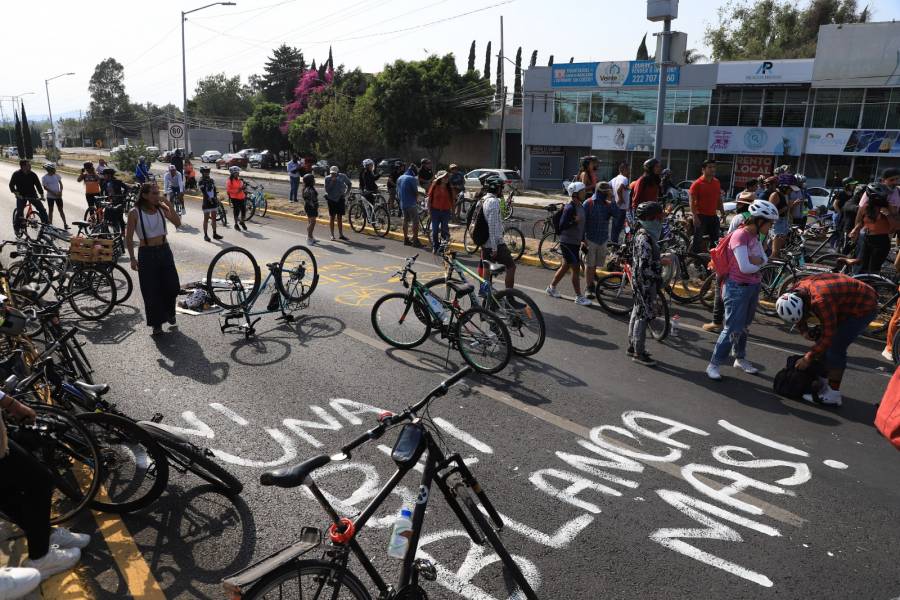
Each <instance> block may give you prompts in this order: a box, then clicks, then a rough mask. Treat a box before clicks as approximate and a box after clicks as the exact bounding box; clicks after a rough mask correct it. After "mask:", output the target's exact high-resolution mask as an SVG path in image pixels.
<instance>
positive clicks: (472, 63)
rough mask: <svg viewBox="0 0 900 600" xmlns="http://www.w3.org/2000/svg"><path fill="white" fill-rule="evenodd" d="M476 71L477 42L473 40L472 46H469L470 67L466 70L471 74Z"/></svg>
mask: <svg viewBox="0 0 900 600" xmlns="http://www.w3.org/2000/svg"><path fill="white" fill-rule="evenodd" d="M474 70H475V40H472V45H471V46H469V66H468V68H467V69H466V72H467V73H471V72H472V71H474Z"/></svg>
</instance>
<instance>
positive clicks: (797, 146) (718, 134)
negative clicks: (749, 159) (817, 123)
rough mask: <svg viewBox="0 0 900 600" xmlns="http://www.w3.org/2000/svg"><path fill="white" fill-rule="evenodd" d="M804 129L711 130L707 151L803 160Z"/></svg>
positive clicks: (732, 128) (742, 128)
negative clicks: (800, 157) (801, 158)
mask: <svg viewBox="0 0 900 600" xmlns="http://www.w3.org/2000/svg"><path fill="white" fill-rule="evenodd" d="M802 145H803V128H802V127H710V128H709V140H708V144H707V150H708V151H709V152H711V153H713V154H768V155H773V156H800V150H801V149H802Z"/></svg>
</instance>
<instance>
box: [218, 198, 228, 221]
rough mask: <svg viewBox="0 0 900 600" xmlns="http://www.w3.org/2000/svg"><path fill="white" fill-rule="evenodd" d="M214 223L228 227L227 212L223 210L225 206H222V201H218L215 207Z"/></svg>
mask: <svg viewBox="0 0 900 600" xmlns="http://www.w3.org/2000/svg"><path fill="white" fill-rule="evenodd" d="M216 221H218V222H219V223H221V224H222V225H224V226H225V227H228V211H227V210H225V206H223V204H222V201H221V200H220V201H219V205H218V206H217V207H216Z"/></svg>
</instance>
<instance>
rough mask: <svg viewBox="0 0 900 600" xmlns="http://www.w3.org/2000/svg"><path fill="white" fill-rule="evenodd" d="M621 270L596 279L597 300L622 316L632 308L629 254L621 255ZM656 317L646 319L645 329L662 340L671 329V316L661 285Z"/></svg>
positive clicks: (655, 308) (604, 306)
mask: <svg viewBox="0 0 900 600" xmlns="http://www.w3.org/2000/svg"><path fill="white" fill-rule="evenodd" d="M621 266H622V270H621V271H620V272H613V273H609V274H607V275H604V276H603V277H601V278H600V279H598V280H597V290H596V295H597V302H598V303H599V304H600V306H601V307H602V308H603V310H605V311H606V312H608V313H609V314H611V315H615V316H619V317H624V316H626V315H629V314H631V311H632V309H633V308H634V302H635V296H634V291H633V287H632V283H633V280H634V272H633V270H632V267H631V258H630V256H622V257H621ZM654 313H655V314H656V317H655V318H653V319H651V320H650V321H648V323H647V329H648V330H649V331H650V336H651V337H652V338H653V339H655V340H657V341H662V340H664V339H666V337H668V335H669V331H670V330H671V318H670V314H669V303H668V302H667V301H666V296H665V294H664V293H663V291H662V287H661V286H660V288H658V289H657V290H656V301H655V306H654Z"/></svg>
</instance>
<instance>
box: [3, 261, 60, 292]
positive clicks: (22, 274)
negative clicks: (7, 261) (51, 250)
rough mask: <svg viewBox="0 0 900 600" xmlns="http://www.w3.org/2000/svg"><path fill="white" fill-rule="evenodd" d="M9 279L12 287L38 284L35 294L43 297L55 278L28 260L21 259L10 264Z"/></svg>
mask: <svg viewBox="0 0 900 600" xmlns="http://www.w3.org/2000/svg"><path fill="white" fill-rule="evenodd" d="M7 280H8V281H9V287H11V288H23V287H25V286H27V285H31V284H34V285H35V286H37V289H36V290H35V294H37V297H38V298H43V297H44V296H45V295H46V294H47V292H48V291H50V287H51V286H52V285H53V279H52V278H51V277H50V274H49V273H47V272H46V271H43V270H41V269H40V268H38V267H37V266H35V265H33V264H32V263H31V262H30V261H27V260H20V261H17V262H14V263H12V264H11V265H9V268H8V270H7Z"/></svg>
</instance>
